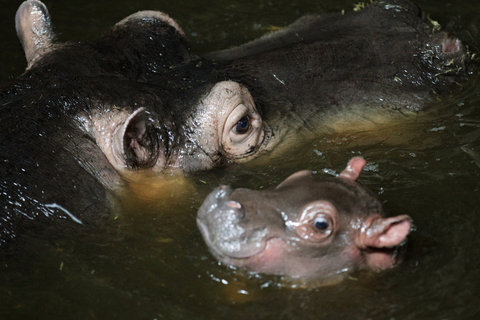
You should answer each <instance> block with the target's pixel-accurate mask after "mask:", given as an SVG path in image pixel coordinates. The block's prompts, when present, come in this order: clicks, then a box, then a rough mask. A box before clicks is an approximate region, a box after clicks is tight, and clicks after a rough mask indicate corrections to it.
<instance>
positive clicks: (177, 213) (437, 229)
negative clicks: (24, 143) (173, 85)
mask: <svg viewBox="0 0 480 320" xmlns="http://www.w3.org/2000/svg"><path fill="white" fill-rule="evenodd" d="M20 2H21V1H11V0H0V5H1V6H2V10H0V30H1V33H0V40H1V43H2V49H3V50H1V51H0V66H1V68H0V80H2V81H3V80H7V79H9V78H13V77H15V76H17V75H18V74H20V73H21V72H22V71H23V69H24V68H25V62H24V57H23V52H22V51H21V48H20V45H19V44H18V41H17V39H16V36H15V32H14V23H13V21H14V20H13V17H14V14H15V10H16V8H17V6H18V4H19V3H20ZM45 2H46V4H47V6H48V7H49V10H50V12H51V15H52V17H53V20H54V23H55V27H56V31H57V33H59V38H60V39H61V40H67V39H90V38H93V37H95V36H97V35H98V34H99V33H101V32H103V31H105V30H107V29H108V27H109V26H111V25H112V24H113V23H115V22H116V21H118V20H120V19H122V18H123V17H124V16H126V15H128V14H130V13H132V12H134V11H137V10H141V9H158V10H162V11H165V12H167V13H169V14H170V15H171V16H172V17H174V18H175V19H176V20H177V21H178V22H179V23H180V25H181V26H182V27H183V28H184V30H185V31H186V34H187V36H188V37H189V39H190V40H191V42H192V44H193V47H194V48H196V50H197V51H199V52H205V51H209V50H215V49H220V48H224V47H228V46H231V45H235V44H239V43H242V42H245V41H247V40H250V39H253V38H255V37H257V36H259V35H261V34H263V33H264V32H267V31H268V30H270V29H271V27H272V26H284V25H286V24H288V23H289V22H292V21H293V20H294V19H296V18H298V17H300V16H301V15H303V14H307V13H312V12H330V11H339V10H341V9H346V10H348V9H350V8H351V7H352V6H353V4H354V3H356V2H357V1H353V0H351V1H347V0H342V1H333V0H329V1H314V0H303V1H295V0H293V1H261V0H259V1H225V0H224V1H219V0H216V1H202V2H199V1H188V2H186V3H183V2H172V1H153V0H151V1H146V0H138V1H115V2H113V1H104V0H97V1H78V0H76V1H73V0H72V1H60V0H54V1H45ZM417 3H418V4H420V5H421V6H422V7H423V8H424V9H426V10H428V11H429V12H430V13H431V16H432V17H433V18H435V19H437V20H439V22H440V23H441V24H442V25H444V26H445V25H447V26H449V27H451V28H452V29H453V30H456V31H457V33H458V34H459V35H460V37H461V38H462V39H466V42H467V43H468V44H470V45H471V46H474V47H477V48H478V43H477V42H476V41H479V40H480V19H479V18H478V14H479V13H480V3H479V2H478V1H476V0H470V1H467V0H464V1H455V2H453V1H451V2H447V1H430V0H429V1H418V2H417ZM431 109H432V110H435V112H432V113H431V114H429V115H428V116H418V117H416V118H411V119H409V121H407V122H404V123H395V124H391V125H388V126H384V127H382V128H378V129H376V130H374V131H355V132H349V133H345V134H338V135H335V136H333V135H326V136H321V137H317V138H314V139H311V138H309V139H305V138H303V137H299V138H298V139H294V140H293V141H292V143H291V146H290V147H289V148H287V149H289V150H287V151H286V152H283V153H278V154H272V155H270V156H265V157H262V158H259V159H257V160H255V161H253V162H250V163H248V164H244V165H236V166H233V167H230V168H226V169H220V170H213V171H210V172H203V173H197V174H195V175H192V176H190V177H187V178H186V179H185V180H182V181H181V182H178V183H177V184H175V183H173V184H172V185H167V187H164V188H163V189H162V186H156V185H155V186H156V187H155V188H150V189H149V190H153V191H155V190H160V191H159V192H161V193H162V196H161V197H156V196H155V192H153V193H151V194H146V192H145V191H144V190H143V189H142V186H140V187H138V188H136V189H135V190H137V193H136V194H132V196H131V197H129V199H128V203H127V210H125V212H123V213H122V214H120V215H119V216H118V218H117V219H113V218H112V219H111V221H110V222H111V223H109V224H107V225H106V226H105V227H104V228H101V229H99V230H96V232H95V233H92V232H83V231H82V230H69V231H68V232H66V234H61V235H54V236H52V237H50V238H48V240H42V238H38V239H36V238H31V239H29V240H31V241H28V242H27V243H26V244H25V245H24V248H22V249H23V250H22V251H21V252H19V254H18V255H17V256H15V257H14V258H9V259H4V260H0V262H1V264H0V319H478V318H479V317H480V298H479V297H480V289H479V288H480V263H479V262H480V240H479V238H478V230H479V229H480V183H479V176H480V141H479V138H480V78H479V76H473V77H472V78H471V80H470V81H469V82H468V83H466V84H465V86H464V87H463V88H460V89H458V90H456V91H455V92H452V93H450V94H447V95H445V96H444V97H442V99H441V100H440V101H438V102H436V103H434V104H433V105H432V108H431ZM359 154H360V155H363V156H364V157H365V158H366V159H367V160H368V166H367V170H366V171H365V172H364V174H363V175H362V176H361V179H360V181H361V182H362V183H363V184H364V185H367V186H368V187H370V188H371V189H372V190H374V191H375V192H377V193H378V194H379V197H380V198H381V200H382V201H383V202H384V204H385V208H386V210H387V211H388V212H389V213H391V214H392V215H393V214H404V213H406V214H409V215H410V216H411V217H412V218H413V220H414V224H415V229H416V230H415V231H414V232H413V233H412V234H411V235H410V236H409V242H408V245H407V252H406V256H405V261H404V262H403V264H401V265H399V266H398V267H397V268H395V269H393V270H390V271H387V272H385V273H382V274H370V273H361V274H355V275H354V276H353V277H352V278H350V279H347V280H346V281H344V282H342V283H340V284H338V285H335V286H330V287H321V288H314V289H309V290H306V289H290V288H285V287H282V286H280V285H279V284H281V283H282V281H281V279H280V278H277V277H266V276H249V275H246V274H244V273H242V272H240V271H238V270H231V269H229V268H227V267H225V266H223V265H219V264H218V263H217V262H216V261H215V260H214V259H213V258H212V257H211V255H210V254H209V252H208V250H207V248H206V247H205V245H204V243H203V241H202V239H201V236H200V234H199V232H198V231H197V228H196V224H195V215H196V209H197V208H198V206H199V205H200V203H201V202H202V200H203V198H204V196H205V195H206V194H207V193H208V192H209V191H211V190H212V189H213V188H214V187H216V186H217V185H218V184H220V183H230V184H232V185H233V186H236V187H239V186H246V187H250V188H261V187H263V188H268V187H272V186H274V185H275V184H277V183H278V182H279V181H281V180H282V179H283V178H285V177H286V176H288V175H289V174H290V173H292V172H294V171H297V170H299V169H312V170H317V171H319V172H322V171H331V170H335V171H337V172H338V171H339V170H341V169H342V168H343V167H344V166H345V164H346V162H347V161H348V159H349V158H350V157H351V156H353V155H359ZM299 155H301V156H299ZM170 186H171V187H170Z"/></svg>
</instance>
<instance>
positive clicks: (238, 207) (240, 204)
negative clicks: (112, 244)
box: [197, 158, 411, 280]
mask: <svg viewBox="0 0 480 320" xmlns="http://www.w3.org/2000/svg"><path fill="white" fill-rule="evenodd" d="M364 165H365V160H363V159H362V158H353V159H352V160H350V162H349V164H348V166H347V167H346V169H345V170H343V172H342V173H340V175H339V176H338V177H336V178H333V177H332V178H324V177H319V176H316V175H313V174H312V173H311V172H310V171H300V172H297V173H295V174H293V175H291V176H290V177H288V178H287V179H286V180H285V181H283V182H282V183H281V184H280V185H279V186H277V187H276V188H275V189H274V190H265V191H254V190H249V189H236V190H232V189H231V188H230V187H227V186H220V187H218V188H217V189H215V190H214V191H213V192H212V193H211V194H210V195H209V196H208V197H207V198H206V200H205V201H204V203H203V205H202V206H201V208H200V209H199V211H198V216H197V224H198V226H199V229H200V231H201V233H202V235H203V238H204V239H205V242H206V244H207V245H208V247H209V249H210V251H211V252H212V253H213V255H214V256H215V257H216V258H217V259H219V260H220V261H221V262H223V263H225V264H227V265H231V266H235V267H241V268H244V269H246V270H249V271H252V272H258V273H265V274H275V275H285V276H287V277H288V278H292V279H301V280H313V279H315V280H322V279H328V278H333V277H337V276H340V277H341V276H342V275H345V274H348V272H349V271H352V270H355V269H361V268H367V269H372V270H375V271H379V270H384V269H388V268H390V267H392V266H394V265H395V264H396V262H397V256H398V247H399V246H400V245H401V244H402V243H403V242H404V241H405V239H406V236H407V235H408V233H409V231H410V225H411V222H410V218H409V217H408V216H407V215H400V216H396V217H390V218H385V217H383V210H382V205H381V203H380V202H379V201H378V200H377V199H376V198H375V196H374V195H373V194H372V193H371V192H370V191H368V190H366V189H365V188H363V187H362V186H360V185H359V184H358V183H356V182H355V180H356V179H357V177H358V176H359V174H360V171H361V170H362V168H363V166H364Z"/></svg>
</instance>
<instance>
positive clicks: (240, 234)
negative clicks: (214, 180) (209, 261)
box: [197, 186, 266, 258]
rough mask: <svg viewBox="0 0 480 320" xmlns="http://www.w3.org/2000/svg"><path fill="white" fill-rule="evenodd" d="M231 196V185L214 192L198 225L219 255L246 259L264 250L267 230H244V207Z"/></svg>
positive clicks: (203, 207) (207, 201)
mask: <svg viewBox="0 0 480 320" xmlns="http://www.w3.org/2000/svg"><path fill="white" fill-rule="evenodd" d="M231 193H232V189H231V188H230V187H229V186H220V187H218V188H216V189H215V190H214V191H212V192H211V193H210V194H209V195H208V197H207V199H206V200H205V202H204V203H203V205H202V206H201V207H200V209H199V211H198V215H197V225H198V227H199V229H200V232H201V233H202V235H203V237H204V239H205V241H206V242H207V243H208V244H209V247H210V248H213V249H212V251H213V253H214V254H215V255H216V256H219V257H233V258H243V257H247V256H251V255H252V254H255V253H257V252H258V251H260V250H262V249H263V247H264V246H265V244H264V240H263V238H264V236H265V234H266V230H265V229H264V228H256V229H253V230H252V229H251V228H246V227H245V225H244V223H243V221H244V220H246V212H245V208H244V207H243V205H242V204H241V203H240V202H238V201H234V200H229V195H230V194H231Z"/></svg>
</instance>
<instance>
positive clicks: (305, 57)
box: [0, 0, 470, 243]
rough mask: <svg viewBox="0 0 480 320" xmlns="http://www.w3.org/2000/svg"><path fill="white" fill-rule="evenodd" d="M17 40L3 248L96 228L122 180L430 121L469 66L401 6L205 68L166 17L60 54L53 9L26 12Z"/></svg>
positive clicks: (151, 15) (277, 39)
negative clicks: (307, 134)
mask: <svg viewBox="0 0 480 320" xmlns="http://www.w3.org/2000/svg"><path fill="white" fill-rule="evenodd" d="M16 29H17V34H18V36H19V38H20V41H21V43H22V45H23V48H24V50H25V56H26V59H27V64H28V66H27V70H26V72H25V73H24V74H22V75H21V76H20V77H19V78H18V79H16V80H14V81H13V82H12V83H10V84H9V85H7V86H5V87H4V88H3V90H2V91H1V93H0V106H1V111H2V112H1V113H0V130H1V134H0V139H1V140H2V141H1V146H0V148H1V149H0V158H1V161H2V167H1V169H0V170H1V172H2V177H4V178H3V180H2V183H1V186H0V187H1V193H0V206H2V207H3V208H4V210H3V211H2V213H1V219H0V223H1V226H0V228H1V230H0V231H1V232H0V234H1V237H0V243H3V242H6V241H7V239H10V238H14V237H16V236H17V234H18V233H19V231H18V230H20V229H25V228H29V227H28V226H24V224H25V225H29V224H30V222H31V221H38V220H41V219H47V220H48V219H49V218H51V217H52V216H56V217H60V218H62V219H60V220H61V221H75V222H76V223H80V222H83V223H84V224H86V223H88V222H91V221H95V220H97V219H96V218H97V217H100V216H104V213H108V212H110V211H111V205H110V204H109V203H107V201H106V199H107V198H108V197H107V193H108V190H112V189H114V188H116V187H119V186H121V185H122V181H123V180H122V178H121V174H123V173H128V172H135V171H137V170H139V169H147V170H152V171H153V172H164V171H169V170H178V171H183V172H190V171H194V170H203V169H209V168H213V167H218V166H223V165H226V164H230V163H235V162H239V161H246V160H248V159H250V158H252V157H255V156H257V155H258V154H259V153H261V152H262V150H268V149H271V148H272V147H273V146H275V145H277V144H278V143H279V142H281V141H285V138H286V137H287V136H288V135H289V134H295V132H297V130H298V129H299V128H301V127H307V128H308V129H310V130H312V129H313V128H316V127H321V126H326V127H328V126H334V122H335V121H337V120H340V121H345V119H347V121H346V122H347V123H348V124H349V125H351V124H352V123H354V122H355V121H356V120H358V119H360V118H362V121H364V119H367V120H368V119H377V118H378V117H384V116H385V115H387V116H391V114H392V113H393V114H398V113H399V112H397V110H398V109H400V110H402V111H409V110H413V111H417V110H420V109H422V108H423V106H424V104H425V102H426V101H427V99H428V97H429V94H430V93H431V91H432V90H435V91H438V92H440V91H442V90H444V89H446V88H448V87H449V85H450V84H451V83H456V82H459V81H461V80H462V79H463V78H464V77H465V75H466V74H467V73H468V69H467V67H468V66H469V62H470V54H469V53H468V52H467V51H466V50H465V48H464V46H463V45H462V44H461V42H460V40H458V39H456V38H454V37H452V36H449V35H447V34H446V33H444V32H439V31H434V30H433V28H432V26H431V25H430V24H429V23H428V21H424V20H423V19H422V18H421V17H420V12H419V10H418V9H417V8H416V7H415V6H413V5H411V4H410V3H409V2H406V1H395V0H392V1H389V2H383V1H379V2H376V3H374V4H372V5H370V6H368V7H367V8H366V9H364V10H361V11H359V12H352V13H348V14H345V15H340V14H331V15H322V16H310V17H306V18H302V19H300V20H298V21H297V22H295V23H294V24H292V25H291V26H290V27H287V28H285V29H283V30H281V31H279V32H277V33H273V34H271V35H269V36H266V37H264V38H262V39H259V40H257V41H254V42H252V43H250V44H246V45H245V46H241V47H239V48H236V49H231V50H227V51H221V52H216V53H212V54H210V55H206V56H204V57H201V56H198V55H195V54H194V53H192V52H191V51H190V49H189V46H188V44H187V42H186V39H185V36H184V32H183V31H182V29H181V28H180V27H179V26H178V24H177V23H176V22H175V21H174V20H172V19H171V18H170V17H168V16H167V15H165V14H163V13H160V12H157V11H142V12H138V13H136V14H133V15H131V16H129V17H127V18H125V19H124V20H122V21H120V22H119V23H117V24H116V25H115V26H114V27H113V28H112V30H111V31H110V32H108V33H107V34H105V35H104V36H102V37H101V38H99V39H97V40H93V41H90V42H85V43H78V42H67V43H58V42H56V41H55V35H54V33H53V31H52V24H51V20H50V17H49V14H48V10H47V8H46V7H45V5H43V4H42V3H41V2H40V1H37V0H29V1H25V2H24V3H23V4H22V5H21V6H20V8H19V9H18V11H17V15H16ZM360 114H361V115H362V117H359V116H358V115H360ZM333 120H335V121H333ZM335 128H338V127H337V126H335Z"/></svg>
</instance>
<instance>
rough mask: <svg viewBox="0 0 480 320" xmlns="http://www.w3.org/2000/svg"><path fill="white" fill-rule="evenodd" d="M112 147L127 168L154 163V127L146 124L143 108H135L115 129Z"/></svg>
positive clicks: (155, 153)
mask: <svg viewBox="0 0 480 320" xmlns="http://www.w3.org/2000/svg"><path fill="white" fill-rule="evenodd" d="M113 149H114V152H115V153H116V154H117V156H119V157H120V158H122V159H124V161H125V164H126V165H127V167H129V168H147V167H151V166H153V165H154V164H155V161H156V160H157V157H158V151H159V148H158V139H157V136H156V134H155V131H154V128H152V127H151V126H149V125H148V119H147V114H146V112H145V109H144V108H139V109H137V110H135V111H134V112H133V113H132V114H131V115H130V116H129V117H128V118H127V119H126V120H125V122H124V123H123V124H122V125H121V126H120V127H119V128H118V129H117V130H116V131H115V133H114V137H113Z"/></svg>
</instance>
